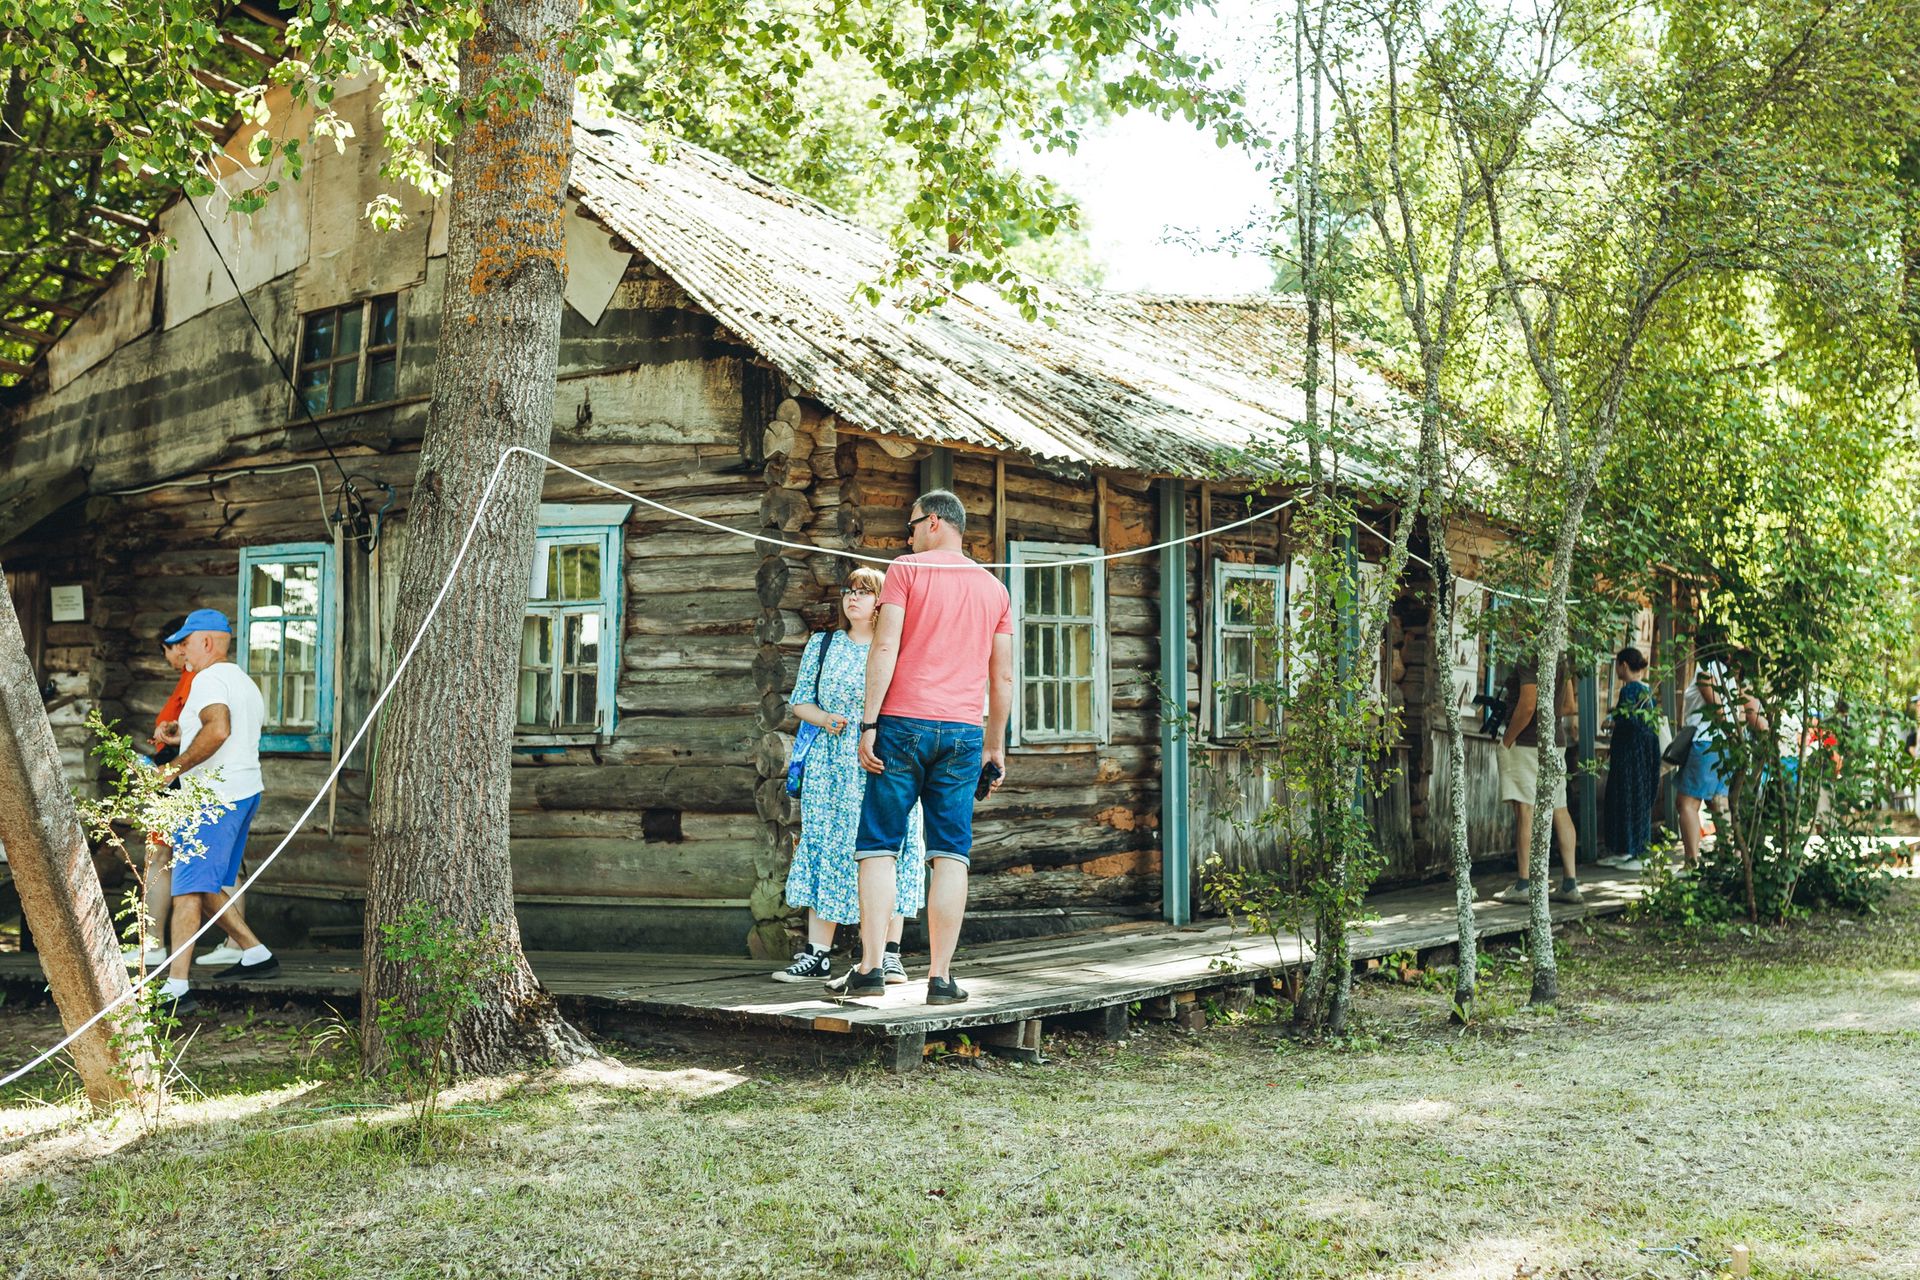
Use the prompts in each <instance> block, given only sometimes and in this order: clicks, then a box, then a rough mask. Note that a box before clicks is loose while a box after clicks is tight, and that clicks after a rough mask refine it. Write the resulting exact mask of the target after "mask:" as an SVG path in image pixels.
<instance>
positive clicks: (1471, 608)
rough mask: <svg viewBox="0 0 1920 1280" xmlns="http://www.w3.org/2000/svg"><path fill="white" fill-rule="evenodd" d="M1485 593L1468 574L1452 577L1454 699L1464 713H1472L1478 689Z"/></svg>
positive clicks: (1485, 601) (1485, 602)
mask: <svg viewBox="0 0 1920 1280" xmlns="http://www.w3.org/2000/svg"><path fill="white" fill-rule="evenodd" d="M1486 604H1487V597H1486V593H1485V592H1483V591H1481V590H1480V588H1479V584H1477V583H1475V582H1474V581H1473V580H1472V579H1471V578H1462V577H1459V576H1457V575H1456V576H1455V578H1454V580H1453V609H1454V640H1453V702H1454V705H1455V706H1457V707H1459V708H1460V710H1461V712H1462V713H1463V714H1468V715H1470V714H1472V712H1473V696H1474V695H1475V694H1476V693H1478V692H1480V632H1479V629H1478V628H1479V623H1480V612H1481V610H1482V609H1484V608H1486Z"/></svg>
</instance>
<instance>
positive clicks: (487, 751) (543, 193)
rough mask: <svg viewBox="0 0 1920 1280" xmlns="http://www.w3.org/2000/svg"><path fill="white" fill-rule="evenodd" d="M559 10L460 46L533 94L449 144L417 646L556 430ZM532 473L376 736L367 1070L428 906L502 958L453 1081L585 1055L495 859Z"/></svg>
mask: <svg viewBox="0 0 1920 1280" xmlns="http://www.w3.org/2000/svg"><path fill="white" fill-rule="evenodd" d="M578 12H579V9H578V5H577V4H576V3H573V2H572V0H496V2H495V3H489V4H487V5H486V7H485V11H484V15H483V22H482V25H481V27H480V29H479V31H478V32H476V33H475V34H474V36H473V37H472V39H471V40H469V41H468V42H467V43H466V44H465V45H463V46H462V47H461V50H460V85H461V89H460V92H461V94H462V95H463V97H464V98H466V100H467V101H468V102H469V103H475V102H476V100H477V99H478V97H479V94H480V92H481V90H482V88H483V87H484V86H485V85H486V84H487V82H488V81H489V80H490V79H494V78H496V77H500V76H503V75H507V74H510V73H511V71H512V67H511V66H510V65H508V64H510V63H512V62H513V61H514V60H516V59H519V60H524V61H523V64H522V65H523V66H524V67H531V68H532V69H533V70H534V71H536V72H538V74H539V76H540V79H541V89H540V91H539V92H538V93H537V94H536V95H534V96H533V97H532V98H531V100H530V101H528V102H526V103H524V104H521V105H518V106H512V105H508V104H505V103H500V102H496V103H494V104H492V105H491V106H489V107H488V108H487V110H486V112H485V114H484V115H479V114H475V115H473V116H471V117H470V122H469V123H468V124H467V126H466V128H465V129H464V130H463V131H462V132H461V133H460V134H459V135H458V138H457V140H456V141H455V143H454V148H453V163H452V168H453V187H452V196H451V204H450V209H451V222H450V228H449V236H448V251H447V289H446V297H445V302H444V304H443V307H442V310H441V325H440V347H439V351H438V353H437V356H436V359H435V363H434V385H433V404H432V408H431V411H430V415H429V418H428V421H427V429H426V436H425V438H424V439H423V440H422V442H421V450H420V474H419V479H418V480H417V482H416V483H415V487H414V490H413V504H412V508H411V510H410V511H409V512H408V521H409V524H410V528H409V533H408V540H407V555H406V563H405V566H404V568H403V570H402V573H401V577H400V600H399V609H398V613H397V617H396V622H395V628H396V634H397V635H399V636H404V637H412V636H414V635H416V634H417V633H418V632H419V631H420V628H421V626H422V623H423V620H424V618H425V615H426V610H427V607H428V605H429V604H430V603H431V601H432V600H433V598H434V596H435V594H436V593H437V592H438V590H439V588H440V585H441V583H442V581H443V580H444V579H445V577H446V575H447V573H448V572H449V570H450V568H451V567H452V565H453V561H454V556H455V554H456V552H457V551H458V549H459V547H460V544H461V540H462V539H463V537H464V536H465V535H466V531H467V529H468V527H469V525H470V523H471V522H472V520H473V517H474V512H475V508H476V507H477V506H478V503H479V499H480V494H481V491H482V489H483V488H484V486H485V484H486V481H487V479H488V477H489V475H490V474H491V473H492V471H493V468H494V465H495V463H496V462H497V461H498V459H499V458H500V456H501V454H502V451H504V450H505V449H507V448H509V447H511V446H514V445H521V446H525V447H527V448H531V449H538V450H543V451H544V450H545V449H546V448H547V446H548V442H549V439H550V437H551V435H552V429H553V394H554V384H555V377H556V371H557V369H558V365H559V350H560V316H561V306H562V294H563V292H564V290H565V288H566V191H567V177H568V171H569V169H570V168H571V165H572V159H573V139H572V132H571V130H572V109H573V92H574V76H573V72H572V71H571V70H569V69H568V68H567V66H566V64H565V61H564V59H563V58H562V47H561V46H562V41H563V39H564V37H565V36H566V35H567V33H568V32H569V31H570V29H571V28H572V26H573V24H574V22H575V20H576V18H577V16H578ZM543 477H544V468H543V467H541V466H540V465H539V464H538V463H537V462H535V461H533V460H531V459H527V458H516V459H515V460H514V461H513V462H511V463H510V464H508V466H507V468H506V471H505V474H504V475H503V476H502V477H501V481H500V484H499V485H498V487H497V488H496V489H495V491H494V495H493V500H492V503H491V505H490V508H489V510H488V511H487V513H486V517H485V519H483V520H482V521H481V523H480V526H479V528H478V530H477V531H476V532H475V534H474V537H473V543H472V546H471V548H470V549H469V551H468V552H467V558H466V562H465V563H464V565H462V567H461V569H460V576H459V578H458V580H457V581H456V582H455V584H454V587H453V593H452V595H451V596H450V597H449V606H448V608H447V610H446V612H444V613H443V614H441V615H440V616H439V617H438V618H437V619H436V620H435V623H434V625H433V627H432V628H431V629H430V630H429V631H428V632H427V634H426V636H425V639H424V640H423V642H422V643H421V645H420V649H419V651H418V653H417V654H416V655H415V657H414V659H413V662H412V665H411V666H410V667H409V668H408V669H407V672H406V675H405V677H404V678H403V679H402V681H401V682H400V684H399V686H398V687H397V688H396V689H395V690H394V695H393V699H392V703H391V705H390V706H389V707H388V709H387V713H386V722H385V724H384V725H383V726H382V742H381V752H380V765H381V768H380V772H379V776H378V778H377V779H376V780H375V786H374V797H373V838H372V841H371V845H370V861H371V868H370V874H369V877H368V892H367V931H366V990H365V998H364V999H363V1001H362V1004H361V1025H362V1031H363V1036H364V1044H365V1051H364V1058H365V1063H366V1065H367V1067H368V1068H369V1069H372V1070H379V1069H382V1068H384V1066H385V1065H386V1061H387V1047H386V1045H385V1044H384V1043H383V1040H382V1037H381V1035H380V1031H379V1027H378V1025H377V1023H376V1022H375V1018H376V1015H377V1012H378V1008H379V1002H380V1001H381V1000H383V999H400V1000H403V1001H404V1000H408V999H409V998H410V997H412V996H414V995H416V994H417V993H416V992H415V991H414V989H413V986H412V980H411V979H410V978H409V976H408V975H407V974H406V973H404V972H402V971H401V970H400V968H399V967H398V966H396V965H394V964H391V963H388V962H387V961H386V960H385V959H384V957H383V955H382V949H381V932H380V930H381V927H382V926H383V925H387V924H390V923H392V922H393V921H394V920H395V919H396V918H397V917H398V916H399V915H400V914H401V913H402V912H403V911H404V910H405V909H406V908H407V907H408V906H409V905H410V904H412V903H414V902H426V903H429V904H431V905H432V906H433V907H434V908H435V909H437V910H438V911H440V912H442V913H444V914H445V915H447V916H449V917H450V918H452V919H453V920H455V921H457V922H458V923H459V924H460V925H462V926H464V927H465V928H467V929H469V930H473V931H479V930H483V929H490V930H492V931H493V933H494V935H495V936H496V937H497V938H498V939H500V940H501V941H502V942H503V943H504V945H505V947H506V949H507V951H508V953H509V955H510V959H511V963H510V964H509V965H508V966H507V967H506V971H505V973H504V974H503V975H502V976H500V977H499V978H498V979H497V980H490V981H488V983H487V984H486V990H485V1003H484V1006H483V1007H482V1008H481V1009H479V1010H478V1011H476V1012H473V1013H471V1014H467V1015H463V1016H462V1017H461V1018H460V1020H459V1021H458V1023H457V1024H456V1026H455V1028H454V1031H453V1036H452V1042H453V1043H452V1056H453V1064H454V1067H455V1069H456V1070H459V1071H463V1072H469V1073H497V1072H500V1071H503V1070H507V1069H510V1068H513V1067H517V1066H523V1065H528V1064H531V1063H537V1062H570V1061H576V1060H578V1059H579V1058H581V1057H583V1056H587V1055H590V1054H591V1053H592V1048H591V1046H589V1045H588V1044H587V1042H586V1040H585V1038H584V1037H582V1036H581V1035H580V1033H579V1032H577V1031H575V1030H574V1029H573V1028H572V1027H571V1026H570V1025H569V1024H568V1023H567V1022H566V1021H565V1019H563V1018H562V1017H561V1016H560V1013H559V1011H558V1009H557V1008H556V1007H555V1005H554V1003H553V1001H552V999H551V998H550V997H549V996H548V995H547V994H546V992H544V991H543V990H542V989H541V987H540V984H539V982H538V981H537V980H536V979H535V978H534V976H533V971H532V969H531V968H529V967H528V965H527V962H526V957H525V955H524V954H523V953H522V952H521V949H520V928H519V924H518V922H517V921H516V919H515V917H514V910H513V867H512V862H511V860H510V858H509V852H508V839H507V836H508V826H507V823H508V818H507V813H508V792H509V783H510V780H511V749H512V746H513V733H514V722H515V705H514V690H515V686H516V682H517V671H518V654H519V646H520V629H521V618H522V615H523V613H524V610H525V604H526V598H527V582H528V578H529V571H530V566H531V561H532V554H533V540H534V530H535V527H536V524H537V514H538V508H539V502H540V492H541V485H542V480H543Z"/></svg>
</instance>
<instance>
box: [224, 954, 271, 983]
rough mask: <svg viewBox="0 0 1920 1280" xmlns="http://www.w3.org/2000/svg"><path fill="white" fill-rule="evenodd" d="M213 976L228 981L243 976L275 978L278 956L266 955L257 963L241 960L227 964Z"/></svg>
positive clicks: (243, 977)
mask: <svg viewBox="0 0 1920 1280" xmlns="http://www.w3.org/2000/svg"><path fill="white" fill-rule="evenodd" d="M213 976H214V977H216V978H225V979H227V980H228V981H237V980H240V979H245V978H277V977H279V976H280V957H279V956H268V957H267V958H266V959H265V960H262V961H260V962H259V963H258V964H248V963H247V962H246V961H244V960H242V961H241V962H240V963H239V964H230V965H228V966H227V967H226V968H224V969H222V970H221V971H220V972H218V973H216V974H214V975H213Z"/></svg>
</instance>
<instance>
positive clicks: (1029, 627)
mask: <svg viewBox="0 0 1920 1280" xmlns="http://www.w3.org/2000/svg"><path fill="white" fill-rule="evenodd" d="M1020 670H1021V673H1022V674H1023V675H1025V676H1026V678H1027V679H1029V680H1031V679H1033V678H1034V677H1036V676H1039V675H1041V674H1042V669H1041V666H1040V627H1039V624H1037V623H1032V622H1029V623H1027V624H1026V626H1025V627H1024V628H1022V630H1021V636H1020Z"/></svg>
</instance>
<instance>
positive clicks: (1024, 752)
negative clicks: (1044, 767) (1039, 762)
mask: <svg viewBox="0 0 1920 1280" xmlns="http://www.w3.org/2000/svg"><path fill="white" fill-rule="evenodd" d="M1102 745H1103V744H1102V743H1098V742H1093V741H1085V742H1022V743H1018V744H1016V745H1014V746H1012V747H1009V748H1008V750H1009V751H1010V752H1011V753H1012V754H1014V755H1016V756H1070V755H1087V754H1089V753H1092V752H1096V751H1098V750H1100V748H1101V746H1102Z"/></svg>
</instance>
